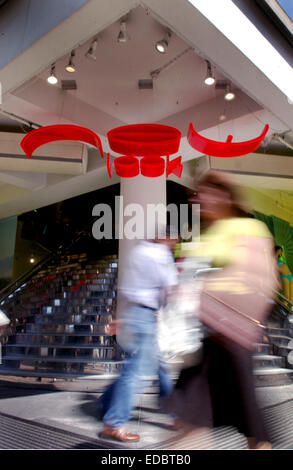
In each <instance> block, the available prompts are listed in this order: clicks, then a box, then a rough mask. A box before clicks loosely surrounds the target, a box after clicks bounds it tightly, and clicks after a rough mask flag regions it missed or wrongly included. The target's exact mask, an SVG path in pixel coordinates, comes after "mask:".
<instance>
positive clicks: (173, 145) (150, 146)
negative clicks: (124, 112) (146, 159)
mask: <svg viewBox="0 0 293 470" xmlns="http://www.w3.org/2000/svg"><path fill="white" fill-rule="evenodd" d="M107 137H108V140H109V145H110V147H111V149H112V150H113V151H114V152H119V153H124V154H126V155H127V154H128V155H129V154H132V155H137V156H148V155H169V154H172V153H176V152H178V149H179V145H180V139H181V132H180V131H179V130H178V129H176V127H171V126H165V125H163V124H130V125H127V126H121V127H116V128H114V129H111V130H110V131H109V132H108V133H107Z"/></svg>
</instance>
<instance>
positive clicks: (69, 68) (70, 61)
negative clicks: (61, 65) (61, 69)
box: [65, 51, 76, 73]
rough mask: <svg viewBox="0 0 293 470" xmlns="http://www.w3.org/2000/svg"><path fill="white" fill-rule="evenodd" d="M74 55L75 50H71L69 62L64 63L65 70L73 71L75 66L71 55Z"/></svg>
mask: <svg viewBox="0 0 293 470" xmlns="http://www.w3.org/2000/svg"><path fill="white" fill-rule="evenodd" d="M74 56H75V52H74V51H72V52H71V54H70V59H69V62H68V64H67V65H66V67H65V69H66V70H67V72H70V73H72V72H75V70H76V68H75V65H74V63H73V57H74Z"/></svg>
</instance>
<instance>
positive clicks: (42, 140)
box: [20, 124, 104, 158]
mask: <svg viewBox="0 0 293 470" xmlns="http://www.w3.org/2000/svg"><path fill="white" fill-rule="evenodd" d="M56 140H78V141H81V142H86V143H87V144H90V145H93V146H94V147H96V148H98V149H99V151H100V154H101V157H102V158H104V152H103V147H102V143H101V139H100V138H99V136H98V135H97V134H96V133H95V132H93V131H91V130H90V129H88V128H86V127H82V126H75V125H73V124H54V125H52V126H44V127H40V128H39V129H34V130H33V131H30V132H29V133H28V134H26V135H25V136H24V138H23V139H22V141H21V142H20V146H21V147H22V149H23V151H24V152H25V154H26V155H27V156H28V158H31V156H32V154H33V152H34V151H35V150H36V149H37V148H38V147H40V146H41V145H44V144H47V143H49V142H55V141H56Z"/></svg>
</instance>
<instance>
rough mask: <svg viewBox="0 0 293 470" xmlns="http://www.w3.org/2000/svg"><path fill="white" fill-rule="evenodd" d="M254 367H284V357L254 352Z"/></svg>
mask: <svg viewBox="0 0 293 470" xmlns="http://www.w3.org/2000/svg"><path fill="white" fill-rule="evenodd" d="M253 364H254V367H255V368H257V369H259V368H261V367H272V368H273V367H281V368H282V367H286V359H285V358H284V357H282V356H275V355H273V354H255V355H254V357H253Z"/></svg>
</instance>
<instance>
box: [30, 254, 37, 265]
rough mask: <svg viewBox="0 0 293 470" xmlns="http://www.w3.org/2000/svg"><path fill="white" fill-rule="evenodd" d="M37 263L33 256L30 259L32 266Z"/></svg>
mask: <svg viewBox="0 0 293 470" xmlns="http://www.w3.org/2000/svg"><path fill="white" fill-rule="evenodd" d="M35 261H36V260H35V258H34V256H33V255H32V256H31V257H30V263H31V264H34V262H35Z"/></svg>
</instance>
